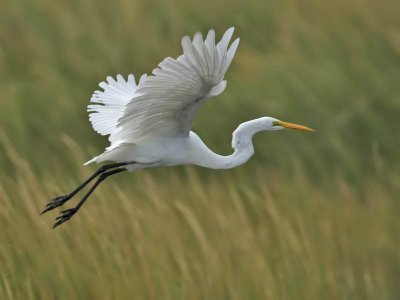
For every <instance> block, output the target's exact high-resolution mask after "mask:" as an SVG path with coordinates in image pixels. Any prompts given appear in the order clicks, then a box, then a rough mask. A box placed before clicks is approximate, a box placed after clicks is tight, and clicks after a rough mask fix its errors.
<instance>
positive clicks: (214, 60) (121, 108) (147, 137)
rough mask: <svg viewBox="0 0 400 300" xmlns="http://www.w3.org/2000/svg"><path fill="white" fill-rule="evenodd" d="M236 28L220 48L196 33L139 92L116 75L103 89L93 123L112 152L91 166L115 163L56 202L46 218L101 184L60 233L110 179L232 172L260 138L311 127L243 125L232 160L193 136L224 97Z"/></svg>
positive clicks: (263, 121)
mask: <svg viewBox="0 0 400 300" xmlns="http://www.w3.org/2000/svg"><path fill="white" fill-rule="evenodd" d="M233 31H234V28H233V27H232V28H229V29H228V30H227V31H226V32H225V33H224V35H223V36H222V39H221V40H220V41H219V42H218V43H217V44H215V32H214V30H210V31H209V32H208V34H207V37H206V38H205V40H203V37H202V35H201V33H199V32H197V33H196V34H195V35H194V38H193V40H192V41H191V40H190V38H189V37H188V36H185V37H184V38H183V39H182V48H183V54H182V55H181V56H179V57H178V58H177V59H173V58H171V57H167V58H166V59H164V60H163V61H162V62H161V63H160V64H159V65H158V68H156V69H154V70H153V74H152V75H149V76H147V75H146V74H144V75H142V76H141V77H140V80H139V83H138V84H136V82H135V77H134V76H133V75H132V74H130V75H129V76H128V80H125V79H124V78H123V77H122V76H121V75H117V78H116V80H115V79H114V78H112V77H111V76H108V77H107V82H101V83H100V84H99V86H100V87H101V88H102V89H103V90H104V91H95V92H94V94H93V96H92V98H91V100H90V102H92V103H94V104H91V105H89V106H88V112H90V115H89V119H90V122H91V123H92V126H93V128H94V130H95V131H97V132H98V133H100V134H101V135H108V136H109V137H108V139H109V141H110V143H111V145H110V146H109V147H108V148H106V150H105V151H104V152H103V153H102V154H100V155H99V156H96V157H94V158H93V159H91V160H89V161H88V162H86V163H85V165H87V164H90V163H92V162H103V161H113V162H115V163H113V164H107V165H103V166H102V167H101V168H100V169H98V170H97V171H96V172H95V173H94V174H93V175H92V176H91V177H90V178H89V179H88V180H86V181H85V182H84V183H83V184H82V185H80V186H79V187H78V188H76V189H75V190H74V191H72V192H71V193H70V194H67V195H64V196H60V197H56V198H54V199H52V200H51V201H50V202H49V203H48V204H47V205H46V209H45V210H44V211H43V212H42V213H45V212H47V211H49V210H52V209H54V208H56V207H58V206H61V205H63V204H64V203H65V202H66V201H68V200H69V199H71V198H72V197H73V196H74V195H75V194H76V193H78V192H79V191H80V190H81V189H82V188H83V187H84V186H86V185H87V184H88V183H89V182H91V181H92V180H94V179H95V178H96V177H97V176H99V177H98V179H97V181H96V182H95V184H94V185H93V186H92V188H91V189H90V190H89V191H88V193H87V194H86V195H85V196H84V197H83V198H82V200H81V201H80V202H79V203H78V205H77V206H75V207H74V208H71V209H67V210H63V211H61V214H60V216H59V217H57V218H56V220H55V223H54V226H53V228H55V227H57V226H58V225H60V224H62V223H64V222H65V221H67V220H69V219H70V218H71V217H72V216H73V215H74V214H75V213H76V212H77V211H78V210H79V208H80V207H81V206H82V204H83V203H84V202H85V201H86V199H87V198H88V197H89V195H90V194H91V193H92V192H93V191H94V189H95V188H96V187H97V186H98V185H99V184H100V183H101V182H102V181H103V180H104V179H105V178H107V177H108V176H110V175H113V174H116V173H119V172H122V171H126V170H128V171H133V170H137V169H146V168H154V167H162V166H176V165H183V164H192V165H197V166H202V167H205V168H210V169H229V168H234V167H236V166H239V165H241V164H244V163H245V162H247V160H248V159H249V158H250V157H251V156H252V155H253V154H254V147H253V143H252V137H253V135H254V134H255V133H257V132H259V131H268V130H281V129H297V130H305V131H314V130H312V129H310V128H308V127H305V126H301V125H296V124H291V123H287V122H283V121H280V120H277V119H275V118H271V117H263V118H259V119H255V120H251V121H248V122H244V123H242V124H240V125H239V127H238V128H237V129H236V130H235V131H234V132H233V138H232V147H233V149H234V152H233V154H231V155H228V156H222V155H218V154H216V153H214V152H213V151H211V150H210V149H209V148H208V147H207V146H206V145H205V144H204V143H203V141H202V140H201V139H200V137H199V136H198V135H197V134H196V133H194V132H193V131H191V127H192V124H193V120H194V118H195V116H196V114H197V112H198V110H199V109H200V107H201V105H202V104H203V103H204V102H205V101H206V100H207V99H209V98H211V97H214V96H217V95H219V94H221V93H222V92H223V91H224V89H225V87H226V81H225V80H224V76H225V73H226V71H227V70H228V67H229V65H230V64H231V62H232V59H233V56H234V55H235V52H236V49H237V47H238V45H239V39H238V38H237V39H236V40H235V41H234V42H233V43H232V44H231V45H230V46H229V48H228V45H229V41H230V39H231V37H232V34H233Z"/></svg>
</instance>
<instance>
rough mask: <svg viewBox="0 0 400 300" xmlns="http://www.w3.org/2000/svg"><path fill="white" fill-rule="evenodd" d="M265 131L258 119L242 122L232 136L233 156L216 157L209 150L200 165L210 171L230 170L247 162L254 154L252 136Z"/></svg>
mask: <svg viewBox="0 0 400 300" xmlns="http://www.w3.org/2000/svg"><path fill="white" fill-rule="evenodd" d="M262 130H265V129H264V128H263V127H262V124H261V122H260V119H255V120H251V121H248V122H244V123H242V124H240V125H239V127H238V128H237V129H236V130H235V131H234V132H233V134H232V148H233V149H234V150H235V151H234V152H233V154H231V155H228V156H223V155H218V154H216V153H214V152H212V151H211V150H209V151H210V153H208V154H207V156H208V159H207V160H206V161H203V162H202V163H201V164H200V165H201V166H203V167H206V168H211V169H231V168H234V167H237V166H240V165H242V164H244V163H245V162H247V161H248V160H249V158H250V157H252V156H253V154H254V146H253V142H252V138H253V135H254V134H256V133H257V132H259V131H262Z"/></svg>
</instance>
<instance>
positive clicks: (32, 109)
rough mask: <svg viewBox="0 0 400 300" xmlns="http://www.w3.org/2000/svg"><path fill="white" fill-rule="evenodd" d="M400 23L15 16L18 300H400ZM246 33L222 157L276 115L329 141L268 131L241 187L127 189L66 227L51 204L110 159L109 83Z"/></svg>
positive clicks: (11, 71)
mask: <svg viewBox="0 0 400 300" xmlns="http://www.w3.org/2000/svg"><path fill="white" fill-rule="evenodd" d="M215 2H217V1H215ZM399 11H400V2H395V1H389V0H384V1H379V2H378V1H373V0H364V1H361V0H355V1H344V0H338V1H318V0H305V1H300V0H298V1H296V0H285V1H278V0H272V1H268V2H267V1H261V0H259V1H255V0H250V1H239V0H231V1H227V0H226V1H220V2H218V3H214V1H211V0H203V1H183V0H175V1H174V0H168V1H156V0H149V1H131V0H116V1H113V2H110V1H104V0H101V1H94V0H81V1H78V0H72V1H66V0H62V1H50V0H42V1H30V0H17V1H13V2H11V1H6V2H2V3H1V4H0V92H1V93H0V168H1V172H0V205H1V210H0V228H1V230H0V299H379V300H380V299H399V298H400V284H399V282H400V219H399V215H400V202H399V196H398V195H399V194H400V171H399V170H400V155H399V149H400V131H399V128H400V67H399V66H400V18H399V17H398V13H399ZM230 26H235V27H236V32H235V36H239V37H240V38H241V42H240V45H239V49H238V52H237V54H236V57H235V59H234V61H233V63H232V66H231V68H230V70H229V71H228V74H227V76H226V79H227V80H228V86H227V89H226V91H225V92H224V93H223V94H222V95H220V96H218V97H216V98H213V99H211V100H210V101H209V102H208V103H206V104H205V105H204V107H203V108H202V110H201V112H200V114H199V116H198V118H197V119H196V123H195V126H194V130H195V131H196V132H197V133H198V134H199V135H200V136H202V138H203V139H204V141H205V142H206V143H207V144H208V145H209V146H210V148H212V149H213V150H215V151H216V152H218V153H222V154H228V153H230V152H231V149H230V139H231V133H232V131H233V130H234V129H235V128H236V127H237V125H238V124H239V123H241V122H243V121H246V120H248V119H252V118H256V117H261V116H273V117H277V118H279V119H282V120H285V121H289V122H295V123H299V124H305V125H308V126H310V127H312V128H315V129H317V130H318V132H317V133H316V134H305V133H300V132H274V133H263V134H259V135H257V136H256V138H255V139H254V143H255V148H256V154H255V156H254V157H253V158H252V159H251V160H250V161H249V162H248V164H246V165H244V166H241V167H239V168H237V169H234V170H223V171H222V170H221V171H213V170H205V169H201V168H197V167H191V166H185V167H176V168H167V169H160V170H145V171H138V172H136V173H134V174H120V175H117V176H115V177H112V178H110V179H109V180H108V182H107V183H105V184H104V185H102V186H101V187H100V188H99V189H98V190H96V192H95V194H94V195H93V197H92V198H91V199H90V200H89V201H88V202H87V204H85V206H84V207H83V209H82V210H81V211H80V212H79V213H78V214H77V215H76V216H74V218H72V219H71V221H69V222H67V223H65V224H63V225H62V226H60V227H59V228H57V229H56V230H51V226H52V222H53V219H54V218H55V217H56V215H57V214H56V213H57V212H54V213H49V214H47V215H44V216H39V212H40V211H41V210H42V207H43V205H44V204H46V203H47V201H48V200H49V199H51V198H53V197H55V196H57V195H61V194H65V193H67V192H69V191H70V190H72V189H73V188H74V187H75V186H76V185H77V184H79V183H80V182H82V181H83V180H84V179H86V178H87V177H88V176H89V175H90V174H91V173H92V172H93V171H94V170H95V168H96V166H90V167H83V166H82V163H83V162H85V161H86V160H88V159H90V158H91V157H92V156H94V155H97V154H98V153H100V152H102V151H103V148H104V147H105V146H106V145H107V143H106V139H105V138H102V137H101V136H99V135H97V134H96V133H95V132H94V131H93V130H92V129H91V126H90V123H89V121H88V118H87V113H86V105H87V104H88V101H89V99H90V96H91V93H92V92H93V91H94V90H95V89H97V83H98V82H100V81H102V80H104V78H105V76H107V75H115V74H117V73H121V74H122V75H124V76H127V75H128V74H129V73H134V74H135V75H136V76H139V75H140V74H142V73H150V72H151V70H152V69H153V68H154V67H155V66H156V65H157V64H158V63H159V62H160V61H161V60H162V59H163V58H164V57H166V56H172V57H176V56H178V55H179V54H180V51H181V49H180V39H181V37H182V36H183V35H185V34H190V35H193V34H194V32H196V31H197V30H201V31H202V32H203V33H205V32H206V31H207V30H208V29H210V28H214V29H216V31H217V35H218V36H221V34H222V32H223V31H225V30H226V29H227V28H228V27H230ZM79 196H80V195H79ZM76 200H78V199H76ZM76 200H75V201H76ZM72 204H73V203H71V204H68V205H66V206H67V207H71V206H72Z"/></svg>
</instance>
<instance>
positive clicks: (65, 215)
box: [53, 207, 78, 229]
mask: <svg viewBox="0 0 400 300" xmlns="http://www.w3.org/2000/svg"><path fill="white" fill-rule="evenodd" d="M77 211H78V209H76V208H75V207H74V208H70V209H66V210H63V211H61V214H60V216H58V217H57V218H56V222H55V223H54V225H53V229H54V228H56V227H57V226H58V225H61V224H62V223H64V222H66V221H68V220H69V219H71V217H72V216H73V215H74V214H75V213H76V212H77Z"/></svg>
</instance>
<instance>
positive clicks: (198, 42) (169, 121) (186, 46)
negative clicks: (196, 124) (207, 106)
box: [110, 27, 239, 143]
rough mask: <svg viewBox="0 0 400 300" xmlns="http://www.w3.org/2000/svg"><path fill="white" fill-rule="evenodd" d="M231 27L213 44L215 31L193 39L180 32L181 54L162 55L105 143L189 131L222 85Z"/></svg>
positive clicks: (231, 51)
mask: <svg viewBox="0 0 400 300" xmlns="http://www.w3.org/2000/svg"><path fill="white" fill-rule="evenodd" d="M233 31H234V29H233V27H232V28H230V29H228V30H227V31H226V32H225V33H224V35H223V37H222V39H221V41H220V42H219V43H218V44H217V45H215V32H214V30H210V31H209V32H208V34H207V37H206V39H205V40H203V38H202V35H201V34H200V33H196V34H195V36H194V38H193V41H191V40H190V39H189V37H187V36H185V37H184V38H183V39H182V48H183V52H184V53H183V55H181V56H179V57H178V58H177V59H173V58H170V57H167V58H166V59H164V61H163V62H161V63H160V64H159V68H156V69H154V70H153V75H151V76H148V77H147V79H146V80H145V81H144V83H143V85H142V86H140V87H139V88H138V89H137V90H136V91H135V94H134V96H133V97H132V99H131V100H130V101H129V102H128V103H127V104H126V107H125V110H124V112H123V115H122V117H121V118H120V119H119V120H118V124H117V128H116V130H114V131H113V132H111V135H110V141H111V142H112V143H121V142H125V143H136V142H138V141H139V140H143V139H147V138H149V137H161V136H162V137H166V136H185V135H188V134H189V131H190V128H191V127H192V123H193V120H194V118H195V116H196V114H197V111H198V110H199V108H200V106H201V105H202V104H203V102H204V101H205V100H206V99H207V98H209V97H212V96H216V95H219V94H220V93H222V92H223V91H224V89H225V86H226V81H225V80H223V79H224V75H225V72H226V71H227V69H228V67H229V65H230V63H231V61H232V59H233V56H234V54H235V52H236V49H237V46H238V44H239V39H236V40H235V41H234V42H233V43H232V45H231V46H230V47H229V49H228V44H229V41H230V39H231V37H232V34H233Z"/></svg>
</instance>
